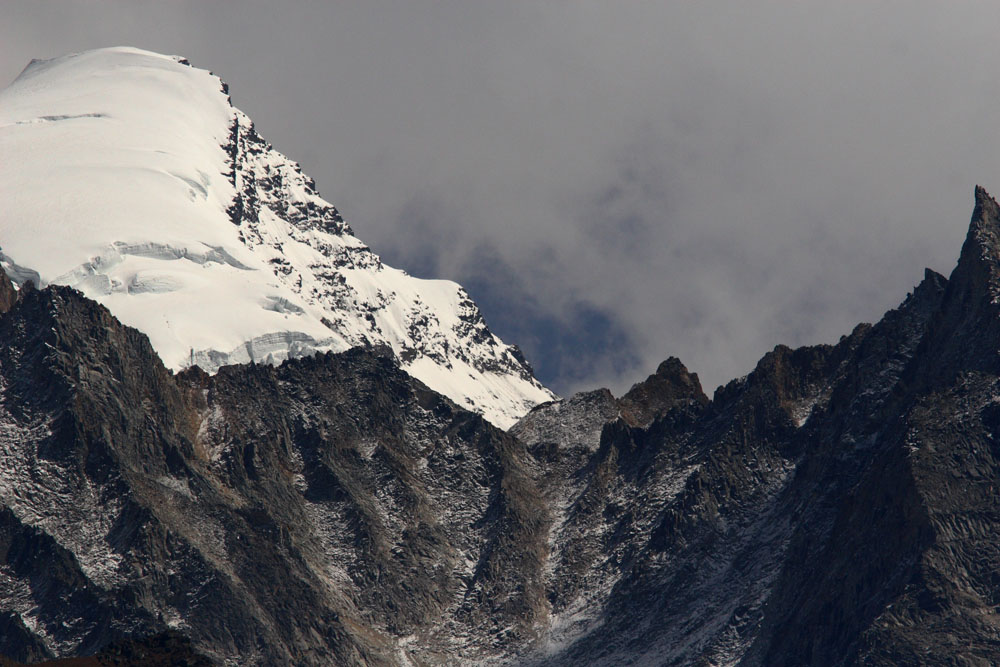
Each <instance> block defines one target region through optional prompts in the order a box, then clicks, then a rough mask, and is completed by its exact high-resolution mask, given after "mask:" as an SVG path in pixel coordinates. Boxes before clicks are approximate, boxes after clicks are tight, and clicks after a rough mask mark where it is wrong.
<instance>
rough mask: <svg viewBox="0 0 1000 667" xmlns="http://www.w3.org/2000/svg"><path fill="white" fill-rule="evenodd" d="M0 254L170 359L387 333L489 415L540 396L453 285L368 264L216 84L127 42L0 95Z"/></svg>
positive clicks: (309, 350)
mask: <svg viewBox="0 0 1000 667" xmlns="http://www.w3.org/2000/svg"><path fill="white" fill-rule="evenodd" d="M0 154H2V155H3V156H4V159H3V161H2V162H0V200H2V201H3V202H4V211H3V216H2V217H0V266H2V267H3V269H4V270H5V271H6V272H7V274H8V275H10V276H11V278H12V279H13V280H14V282H15V283H16V284H23V283H24V282H26V281H29V280H30V281H32V282H34V283H35V284H36V286H38V287H44V286H45V285H48V284H60V285H68V286H71V287H75V288H76V289H78V290H80V291H81V292H83V293H84V294H85V295H86V296H88V297H90V298H92V299H94V300H96V301H98V302H100V303H101V304H103V305H105V306H106V307H107V308H108V309H109V310H110V311H111V312H112V313H113V314H114V315H115V316H116V317H117V318H119V319H120V320H121V321H122V322H123V323H125V324H127V325H130V326H134V327H136V328H138V329H139V330H141V331H142V332H143V333H145V334H146V335H148V336H149V339H150V341H151V343H152V345H153V347H154V349H155V350H156V351H157V353H158V354H159V355H160V356H161V357H162V358H163V361H164V363H165V364H166V365H167V366H168V367H169V368H172V369H173V370H175V371H177V370H181V369H183V368H186V367H190V366H195V365H197V366H199V367H201V368H203V369H204V370H207V371H209V372H215V371H216V370H217V369H218V368H219V367H220V366H223V365H227V364H233V363H246V362H251V361H252V362H266V363H278V362H281V361H282V360H284V359H287V358H295V357H302V356H306V355H310V354H313V353H315V352H320V351H334V352H339V351H344V350H347V349H349V348H351V347H356V346H363V347H371V346H380V345H385V346H388V347H390V348H391V349H392V351H393V353H394V354H395V356H396V357H397V359H398V360H399V362H400V364H401V366H402V368H403V369H405V370H406V371H407V372H408V373H410V374H411V375H413V376H414V377H416V378H417V379H419V380H421V381H422V382H424V383H425V384H427V385H428V386H429V387H431V388H432V389H434V390H436V391H438V392H440V393H442V394H444V395H446V396H448V397H449V398H451V399H452V400H454V401H455V402H456V403H458V404H459V405H461V406H463V407H465V408H467V409H470V410H473V411H476V412H479V413H481V414H482V415H483V416H485V417H486V418H487V419H489V420H490V421H491V422H493V423H494V424H496V425H498V426H501V427H503V428H506V427H508V426H510V425H511V424H513V423H514V422H515V421H516V420H517V419H518V418H519V417H520V416H522V415H523V414H525V413H526V412H527V411H528V410H529V409H530V408H531V407H532V406H534V405H535V404H537V403H540V402H544V401H548V400H550V399H552V398H553V395H552V393H551V392H550V391H548V390H547V389H546V388H545V387H543V386H542V385H541V384H540V383H539V382H538V381H537V380H536V379H535V378H534V377H533V375H532V371H531V368H530V366H528V364H527V363H526V362H525V361H524V359H523V357H522V356H521V354H520V353H519V352H518V351H517V349H516V348H514V347H511V346H508V345H505V344H504V343H503V342H502V341H501V340H500V339H499V338H498V337H497V336H495V335H494V334H493V333H492V332H491V331H490V330H489V328H488V327H487V326H486V323H485V321H484V320H483V317H482V315H481V313H480V311H479V309H478V308H477V306H476V304H475V303H473V301H472V300H471V299H470V298H469V296H468V294H466V292H465V291H464V290H463V289H462V288H461V287H460V286H459V285H457V284H455V283H453V282H450V281H445V280H420V279H417V278H414V277H412V276H409V275H407V274H406V273H405V272H404V271H401V270H398V269H394V268H392V267H389V266H386V265H385V264H383V263H382V261H381V259H380V258H379V257H378V255H376V254H375V253H374V252H373V251H372V250H371V249H370V248H369V247H368V246H366V245H365V244H364V243H362V242H361V241H360V240H358V239H357V238H356V237H355V236H354V233H353V231H352V230H351V228H350V227H349V226H348V225H347V223H346V222H344V220H343V218H342V217H341V216H340V214H339V213H338V212H337V209H336V208H334V207H333V206H332V205H331V204H330V203H328V202H327V201H325V200H324V199H323V198H322V197H320V195H319V193H318V192H317V190H316V187H315V184H314V182H313V181H312V179H310V178H309V177H308V176H306V175H305V174H303V173H302V171H301V169H300V168H299V166H298V165H297V164H296V163H295V162H293V161H291V160H289V159H288V158H287V157H285V156H284V155H282V154H281V153H279V152H277V151H275V150H274V149H273V148H271V146H270V144H268V143H266V142H265V141H264V140H263V139H262V138H261V137H260V136H259V135H258V134H257V132H256V131H255V129H254V125H253V122H252V121H251V120H250V118H249V117H247V115H246V114H244V113H243V112H242V111H240V110H239V109H236V108H235V107H233V106H232V104H231V102H230V99H229V96H228V88H227V86H226V84H224V83H223V82H222V81H221V80H220V79H219V78H218V77H216V76H214V75H213V74H212V73H210V72H207V71H205V70H200V69H196V68H194V67H191V66H190V65H189V64H188V62H187V61H186V60H184V59H183V58H179V57H174V56H163V55H159V54H156V53H151V52H148V51H142V50H139V49H134V48H125V47H119V48H109V49H99V50H95V51H88V52H85V53H80V54H74V55H69V56H65V57H61V58H56V59H53V60H47V61H33V62H32V63H31V64H30V65H29V66H28V67H27V68H26V69H25V70H24V72H22V73H21V75H20V76H19V77H18V78H17V79H16V80H15V81H14V83H13V84H11V85H10V86H9V87H8V88H7V89H5V90H4V91H2V92H0Z"/></svg>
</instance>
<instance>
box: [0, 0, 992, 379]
mask: <svg viewBox="0 0 1000 667" xmlns="http://www.w3.org/2000/svg"><path fill="white" fill-rule="evenodd" d="M998 25H1000V4H997V3H994V2H948V3H940V2H846V3H819V2H815V3H813V2H794V3H793V2H787V1H785V2H755V3H738V2H732V3H620V2H607V3H593V2H581V1H578V0H574V1H572V2H570V1H566V2H545V3H537V2H531V3H520V2H503V3H486V2H424V3H415V2H407V3H387V2H371V1H368V2H363V3H318V2H299V3H280V4H279V3H263V2H223V1H212V2H179V1H172V2H169V3H165V2H137V1H135V0H130V1H128V2H98V1H86V2H83V1H78V2H47V1H44V0H31V1H17V0H15V1H12V2H5V3H4V4H3V5H2V6H0V79H2V80H3V83H4V84H6V83H7V82H9V81H11V80H12V79H13V78H14V77H15V76H16V75H17V74H18V72H20V70H21V69H22V68H23V67H24V66H25V65H26V64H27V62H28V61H29V60H30V59H31V58H50V57H54V56H58V55H61V54H63V53H67V52H72V51H80V50H84V49H89V48H94V47H98V46H110V45H118V44H129V45H133V46H138V47H142V48H146V49H151V50H155V51H160V52H164V53H175V54H181V55H185V56H187V57H188V58H189V59H190V60H191V62H192V64H194V65H195V66H198V67H203V68H206V69H211V70H213V71H214V72H215V73H217V74H219V75H220V76H221V77H222V78H223V79H224V80H226V81H227V82H228V83H229V84H230V90H231V93H232V97H233V102H234V103H235V104H236V105H237V106H238V107H240V108H241V109H243V110H244V111H246V112H247V113H248V114H249V115H250V116H251V117H252V118H253V119H254V120H255V121H256V122H257V126H258V129H259V130H260V132H261V133H262V134H263V135H264V136H265V137H266V138H267V139H268V140H269V141H271V142H272V143H273V144H274V146H275V147H276V148H277V149H278V150H280V151H282V152H284V153H286V154H287V155H289V156H290V157H292V158H293V159H295V160H298V161H299V162H300V163H301V164H302V166H303V168H304V170H305V171H306V172H307V173H308V174H310V175H311V176H312V177H313V178H315V180H316V182H317V184H318V186H319V189H320V192H321V193H322V194H323V195H324V196H325V197H326V198H327V199H330V200H331V201H332V202H334V203H335V204H336V205H337V206H338V207H339V208H340V210H341V211H342V213H343V214H344V216H345V217H346V218H347V220H348V221H349V222H350V223H351V225H352V226H353V227H354V229H355V231H356V233H357V235H358V236H359V237H360V238H361V239H363V240H364V241H366V242H367V243H369V244H370V245H371V246H372V247H373V248H374V249H375V250H376V251H378V252H379V253H381V254H382V256H383V257H384V258H385V260H386V261H387V262H388V263H390V264H392V265H394V266H399V267H401V268H405V269H407V270H408V271H410V272H411V273H414V274H416V275H420V276H423V277H443V278H451V279H454V280H456V281H458V282H460V283H462V284H463V285H465V286H466V287H467V288H468V289H469V291H470V293H471V294H472V296H473V298H475V299H476V300H477V301H478V302H479V304H480V305H481V306H482V308H483V310H484V312H485V314H486V317H487V320H488V321H489V323H490V325H491V326H492V327H493V328H494V329H495V330H496V331H497V333H499V334H500V335H501V336H502V337H503V338H504V339H505V340H506V341H507V342H511V343H517V344H519V345H520V346H521V347H522V348H523V349H524V350H525V351H526V353H527V356H528V358H529V360H531V361H532V362H533V364H534V365H535V367H536V370H537V371H538V375H539V377H540V379H541V380H542V381H543V382H546V383H547V384H548V385H549V386H551V387H552V388H553V389H554V390H556V391H557V392H559V393H563V394H566V393H569V392H572V391H575V390H577V389H583V388H591V387H596V386H600V385H604V386H609V387H611V388H612V389H613V390H615V391H616V392H621V391H622V390H624V389H627V387H628V386H629V385H630V384H631V383H632V382H635V381H637V380H639V379H641V378H643V377H645V375H647V374H648V373H650V372H652V371H653V370H654V369H655V368H656V365H657V364H658V362H659V361H661V360H662V359H664V358H666V357H667V356H671V355H673V356H678V357H680V358H681V360H682V361H684V362H685V363H686V364H687V366H688V367H689V368H690V369H691V370H693V371H696V372H697V373H699V374H700V376H701V378H702V381H703V383H704V384H705V385H706V388H707V390H708V391H709V393H711V390H712V389H713V388H714V387H715V386H716V385H717V384H720V383H723V382H725V381H728V380H729V379H731V378H732V377H734V376H737V375H741V374H743V373H746V372H748V371H749V370H750V369H751V368H752V367H753V364H754V363H755V361H756V360H757V359H758V358H759V357H760V356H761V355H762V354H763V353H764V352H766V351H767V350H769V349H771V348H772V347H774V345H776V344H778V343H786V344H790V345H802V344H808V343H819V342H835V341H836V340H837V339H838V338H839V336H840V335H841V334H843V333H847V332H849V331H850V329H851V328H852V327H853V326H854V325H855V324H856V323H857V322H858V321H862V320H867V321H871V320H875V319H878V318H879V317H880V316H881V315H882V313H883V312H884V311H885V310H887V309H888V308H891V307H894V306H895V305H897V304H898V303H899V302H900V301H902V299H903V298H904V297H905V296H906V293H907V292H908V291H909V290H910V289H912V286H913V285H914V284H915V283H916V282H918V281H919V279H920V278H921V276H922V270H923V267H924V266H930V267H931V268H933V269H936V270H938V271H941V272H943V273H945V274H947V273H948V272H950V270H951V268H952V266H953V265H954V261H955V259H956V258H957V256H958V252H959V248H960V246H961V243H962V239H963V237H964V234H965V231H966V225H967V223H968V217H969V214H970V212H971V208H972V191H973V186H974V185H975V184H977V183H980V184H982V185H983V186H985V187H986V188H987V190H990V191H991V192H993V193H994V194H998V193H1000V192H998V191H1000V131H998V128H1000V39H998V38H997V26H998ZM0 215H3V210H2V203H0ZM2 245H3V240H2V239H0V246H2Z"/></svg>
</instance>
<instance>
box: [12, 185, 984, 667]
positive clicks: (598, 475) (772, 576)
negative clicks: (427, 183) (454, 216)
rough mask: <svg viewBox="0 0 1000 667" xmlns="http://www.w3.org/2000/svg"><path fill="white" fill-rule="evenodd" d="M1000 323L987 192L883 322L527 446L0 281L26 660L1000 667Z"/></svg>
mask: <svg viewBox="0 0 1000 667" xmlns="http://www.w3.org/2000/svg"><path fill="white" fill-rule="evenodd" d="M998 303H1000V208H998V207H997V204H996V203H995V202H994V201H993V200H992V199H991V198H990V197H989V195H987V194H986V192H985V191H983V190H982V189H977V191H976V208H975V212H974V214H973V221H972V225H971V228H970V231H969V236H968V239H967V241H966V244H965V246H964V247H963V250H962V254H961V258H960V261H959V264H958V266H957V268H956V269H955V271H954V272H953V273H952V275H951V277H950V278H948V279H945V278H944V277H943V276H940V275H938V274H936V273H934V272H932V271H927V272H926V274H925V277H924V280H923V281H922V282H921V284H920V285H919V286H918V287H917V288H916V289H915V290H914V292H913V294H911V295H910V296H908V297H907V299H906V300H905V302H904V303H903V304H902V305H901V306H900V307H899V308H897V309H895V310H892V311H890V312H888V313H887V314H886V315H885V317H884V318H883V319H882V320H881V321H880V322H878V323H877V324H875V325H860V326H858V327H857V328H856V329H855V330H854V331H853V332H851V333H850V334H849V335H847V336H844V337H843V338H842V339H841V340H840V342H839V343H838V344H836V345H819V346H813V347H806V348H800V349H798V350H792V349H789V348H786V347H781V346H779V347H777V348H775V349H774V350H773V351H772V352H771V353H769V354H767V355H766V356H765V357H764V358H763V359H762V360H761V361H760V363H759V364H758V365H757V367H756V368H755V369H754V371H753V372H752V373H750V374H749V375H748V376H747V377H745V378H741V379H739V380H735V381H733V382H731V383H729V384H728V385H726V386H725V387H721V388H719V390H717V391H716V393H715V396H714V397H713V398H712V400H709V399H708V398H707V397H706V396H705V394H704V393H703V391H702V389H701V386H700V384H699V382H698V379H697V376H696V375H694V374H692V373H690V372H688V371H687V369H685V368H684V366H683V365H682V364H681V363H680V362H679V361H677V360H676V359H670V360H668V361H666V362H664V363H663V364H662V365H661V366H660V367H659V368H658V369H657V371H656V373H654V374H653V375H652V376H650V377H649V378H648V379H647V380H645V381H643V382H641V383H639V384H638V385H636V386H635V387H633V389H632V390H631V391H629V392H628V393H627V394H626V395H625V396H623V397H621V398H615V397H614V396H612V395H611V394H610V393H609V392H607V391H605V390H598V391H593V392H588V393H584V394H579V395H577V396H575V397H573V398H570V399H567V400H565V401H556V402H553V403H547V404H545V405H542V406H539V407H537V408H536V409H535V410H533V411H532V412H531V413H530V414H529V415H527V416H526V417H525V418H524V419H523V420H522V421H521V422H520V423H518V424H517V425H516V426H515V427H514V428H513V429H511V431H510V432H509V433H504V432H502V431H499V430H497V429H495V428H493V427H492V426H490V425H489V424H488V423H486V422H484V421H483V420H482V419H481V418H479V417H477V416H475V415H472V414H470V413H468V412H465V411H463V410H461V409H460V408H458V407H456V406H455V405H454V404H452V403H450V402H449V401H448V400H447V399H444V398H442V397H441V396H439V395H437V394H435V393H433V392H432V391H430V390H428V389H427V388H426V387H424V386H423V385H421V384H420V383H419V382H416V381H415V380H413V379H412V378H410V377H409V376H407V375H406V374H405V373H403V372H401V371H400V370H399V368H398V365H397V364H396V362H395V361H394V360H393V359H392V356H391V355H390V354H388V353H387V352H386V351H384V350H380V349H377V348H376V349H355V350H352V351H350V352H347V353H344V354H341V355H326V356H319V357H315V358H310V359H303V360H299V361H295V362H289V363H285V364H284V365H282V366H281V367H279V368H273V367H269V366H255V365H249V366H234V367H226V368H223V369H222V370H220V371H219V373H218V374H217V375H215V376H208V375H206V374H204V373H201V372H200V371H198V370H192V371H188V372H185V373H182V374H180V375H178V376H174V375H171V374H170V373H169V372H167V371H166V370H164V368H163V366H162V364H160V362H159V360H158V359H157V358H156V357H155V355H154V354H153V353H152V351H151V349H150V347H149V345H148V342H147V341H146V339H145V338H144V337H143V336H141V335H140V334H138V333H137V332H135V331H133V330H131V329H128V328H125V327H122V326H121V325H120V324H118V323H117V321H115V320H114V319H113V318H112V317H111V316H110V315H109V314H108V313H107V311H105V310H104V309H103V308H101V307H100V306H97V305H96V304H94V303H92V302H89V301H87V300H86V299H84V298H82V297H81V296H80V295H79V294H78V293H76V292H74V291H72V290H69V289H64V288H50V289H46V290H42V291H38V290H33V289H22V290H21V292H17V293H15V292H14V291H13V290H11V289H10V287H9V285H8V284H6V283H4V282H3V280H2V278H0V310H3V311H5V314H3V315H2V316H0V340H2V341H3V345H2V346H0V469H2V474H0V501H2V507H0V653H2V654H4V655H7V656H8V657H10V658H12V659H16V660H19V661H23V662H30V661H38V660H42V659H46V658H52V657H65V656H76V655H95V654H96V655H97V656H98V657H100V656H109V655H119V654H120V652H121V651H122V650H128V651H140V650H154V649H155V650H159V649H158V648H157V646H160V645H159V644H156V642H157V641H159V642H161V644H162V642H163V639H162V638H163V637H165V636H166V637H170V638H171V639H170V641H172V642H181V643H176V644H171V645H170V646H171V647H174V648H176V649H177V650H182V651H188V652H190V656H191V657H190V659H191V660H196V659H198V660H200V659H201V658H200V657H199V656H204V657H207V658H208V659H211V660H214V661H218V662H230V663H233V664H236V663H239V664H247V663H250V664H253V663H256V664H440V663H451V664H468V663H470V662H474V661H484V662H488V663H502V662H508V663H516V664H552V665H562V664H565V665H569V664H652V665H724V664H725V665H735V664H740V665H852V664H875V665H895V664H927V665H937V664H949V665H950V664H955V665H959V664H961V665H978V664H982V665H989V664H996V663H997V662H1000V623H998V621H1000V619H998V616H997V612H996V610H997V608H998V605H1000V575H998V574H997V573H998V572H1000V538H998V537H997V536H998V535H1000V440H998V438H1000V407H998V406H1000V353H998V350H1000V305H998ZM164 632H168V633H170V634H168V635H164V634H163V633H164ZM157 638H160V639H157ZM185 641H188V642H190V644H187V643H184V642H185ZM123 647H124V648H123ZM174 648H171V649H170V650H174ZM114 651H119V653H118V654H115V653H114ZM95 659H96V658H95Z"/></svg>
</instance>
